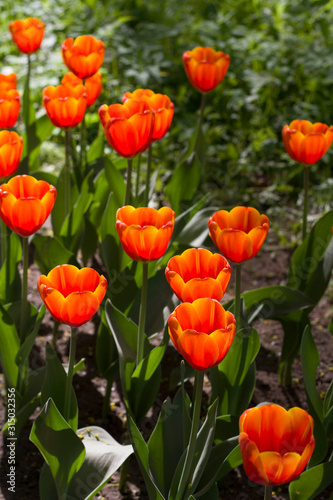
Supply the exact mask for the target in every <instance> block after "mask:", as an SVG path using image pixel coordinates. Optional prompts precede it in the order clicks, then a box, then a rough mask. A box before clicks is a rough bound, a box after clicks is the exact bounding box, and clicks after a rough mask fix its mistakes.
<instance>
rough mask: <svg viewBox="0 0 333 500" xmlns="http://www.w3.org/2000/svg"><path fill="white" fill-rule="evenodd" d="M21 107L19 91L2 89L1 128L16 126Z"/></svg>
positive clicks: (0, 106) (0, 103)
mask: <svg viewBox="0 0 333 500" xmlns="http://www.w3.org/2000/svg"><path fill="white" fill-rule="evenodd" d="M20 106H21V101H20V94H19V93H18V91H17V90H15V89H10V90H3V89H1V88H0V128H10V127H13V126H14V125H15V123H16V121H17V118H18V115H19V112H20Z"/></svg>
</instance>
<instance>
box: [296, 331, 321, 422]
mask: <svg viewBox="0 0 333 500" xmlns="http://www.w3.org/2000/svg"><path fill="white" fill-rule="evenodd" d="M301 361H302V372H303V380H304V385H305V390H306V393H307V396H308V398H309V400H310V401H311V404H312V406H313V408H314V410H315V411H316V413H317V415H318V416H319V417H320V419H321V420H322V419H323V401H322V399H321V397H320V395H319V394H318V391H317V388H316V373H317V368H318V365H319V354H318V349H317V347H316V344H315V342H314V340H313V337H312V333H311V329H310V327H309V326H307V327H306V328H305V330H304V333H303V337H302V344H301Z"/></svg>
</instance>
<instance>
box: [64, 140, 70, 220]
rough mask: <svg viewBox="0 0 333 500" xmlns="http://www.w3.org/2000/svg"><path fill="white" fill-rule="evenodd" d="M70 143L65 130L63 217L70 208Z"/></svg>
mask: <svg viewBox="0 0 333 500" xmlns="http://www.w3.org/2000/svg"><path fill="white" fill-rule="evenodd" d="M70 142H71V134H70V131H69V130H65V150H66V160H65V171H64V198H65V199H64V208H65V216H66V217H67V215H68V214H69V211H70V206H71V173H70Z"/></svg>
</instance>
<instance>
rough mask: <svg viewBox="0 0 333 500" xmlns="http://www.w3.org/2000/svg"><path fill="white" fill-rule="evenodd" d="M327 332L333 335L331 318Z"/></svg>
mask: <svg viewBox="0 0 333 500" xmlns="http://www.w3.org/2000/svg"><path fill="white" fill-rule="evenodd" d="M328 331H329V332H330V334H331V335H333V318H332V319H331V321H330V324H329V325H328Z"/></svg>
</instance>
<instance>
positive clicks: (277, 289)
mask: <svg viewBox="0 0 333 500" xmlns="http://www.w3.org/2000/svg"><path fill="white" fill-rule="evenodd" d="M242 298H243V300H244V304H245V308H246V312H247V315H248V316H250V315H252V321H253V320H254V319H255V317H254V315H253V312H254V311H255V310H257V311H258V312H257V315H256V316H260V317H262V318H266V319H268V318H270V319H277V317H278V316H279V315H284V314H288V313H289V312H292V311H298V310H299V309H305V308H308V307H312V306H313V303H312V301H311V300H310V299H309V297H308V296H306V295H305V294H304V293H302V292H300V291H298V290H294V289H292V288H290V287H287V286H281V285H276V286H268V287H262V288H258V289H256V290H251V291H250V292H245V293H243V294H242Z"/></svg>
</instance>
